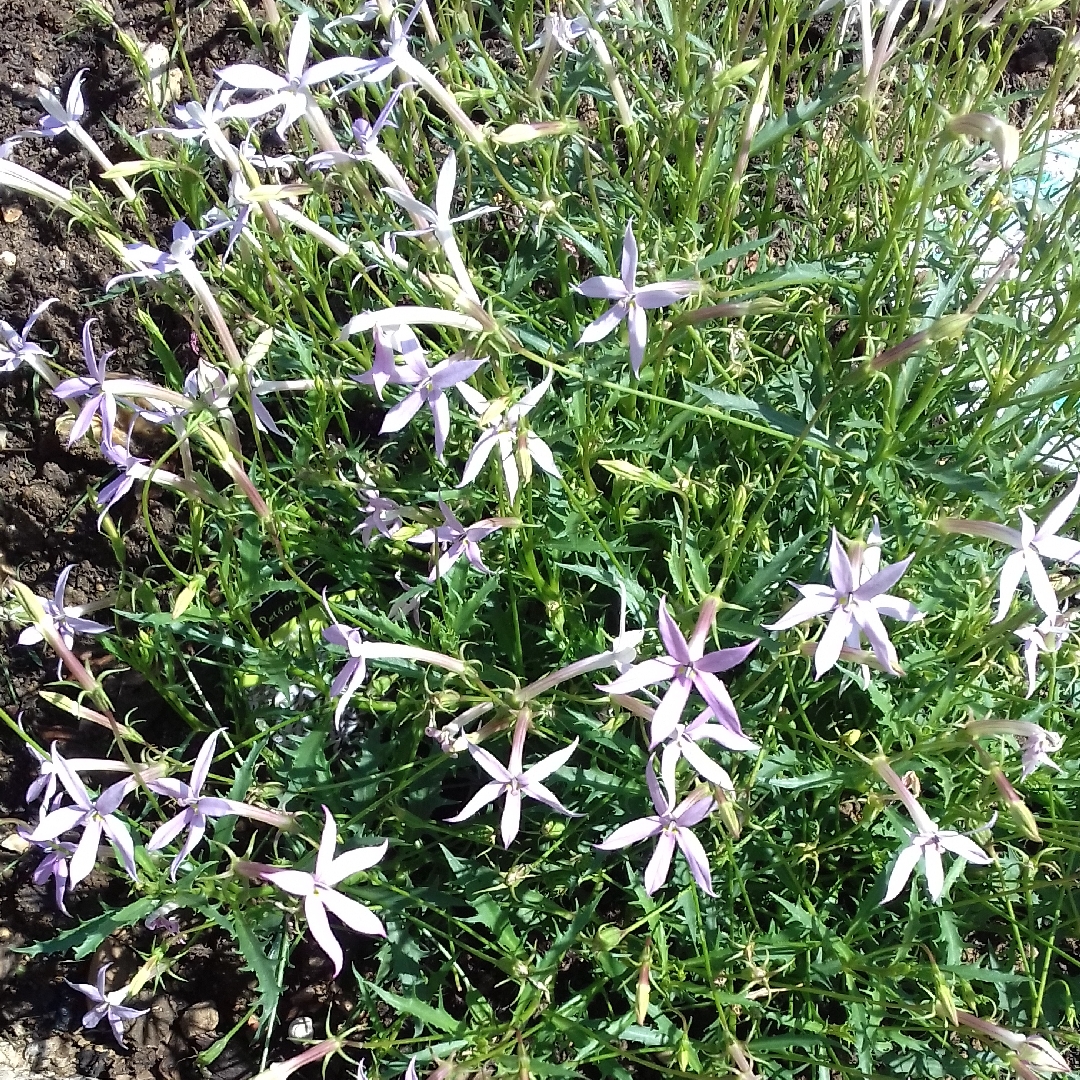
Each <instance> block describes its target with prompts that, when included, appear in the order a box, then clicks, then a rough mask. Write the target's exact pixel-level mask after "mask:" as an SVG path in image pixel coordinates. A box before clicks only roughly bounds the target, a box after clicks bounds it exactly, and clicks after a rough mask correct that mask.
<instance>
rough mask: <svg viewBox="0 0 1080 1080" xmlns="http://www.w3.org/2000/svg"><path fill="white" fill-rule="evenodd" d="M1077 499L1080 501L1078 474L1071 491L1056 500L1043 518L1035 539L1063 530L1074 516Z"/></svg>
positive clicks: (1079, 478) (1079, 477) (1079, 479)
mask: <svg viewBox="0 0 1080 1080" xmlns="http://www.w3.org/2000/svg"><path fill="white" fill-rule="evenodd" d="M1077 501H1080V476H1077V478H1076V483H1075V484H1073V486H1072V489H1071V490H1070V491H1069V493H1068V494H1067V495H1066V496H1065V497H1064V498H1063V499H1060V500H1059V501H1058V502H1056V503H1055V504H1054V505H1053V506H1052V507H1051V509H1050V511H1049V512H1048V513H1047V515H1046V517H1044V518H1043V520H1042V524H1041V525H1040V526H1039V527H1038V529H1037V530H1036V531H1035V539H1036V540H1040V539H1042V538H1043V537H1044V536H1053V535H1054V534H1055V533H1059V532H1061V530H1062V528H1063V527H1064V525H1065V523H1066V522H1067V521H1068V520H1069V518H1071V517H1072V514H1073V511H1074V510H1075V509H1076V504H1077Z"/></svg>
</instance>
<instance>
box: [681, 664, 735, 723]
mask: <svg viewBox="0 0 1080 1080" xmlns="http://www.w3.org/2000/svg"><path fill="white" fill-rule="evenodd" d="M690 678H691V679H692V680H693V683H694V685H695V686H696V687H697V690H698V693H699V694H700V695H701V696H702V697H703V698H704V699H705V702H706V704H707V705H708V706H709V709H710V710H711V711H712V714H713V716H715V717H716V719H717V720H719V721H720V723H722V724H727V725H728V726H729V727H730V728H732V729H733V730H735V729H737V728H738V727H739V714H738V713H737V712H736V711H735V702H733V701H732V700H731V695H730V694H729V693H728V689H727V687H726V686H725V685H724V683H723V682H722V680H720V679H718V678H717V677H716V676H715V675H713V674H712V673H711V672H708V671H695V672H694V673H693V674H692V675H691V676H690Z"/></svg>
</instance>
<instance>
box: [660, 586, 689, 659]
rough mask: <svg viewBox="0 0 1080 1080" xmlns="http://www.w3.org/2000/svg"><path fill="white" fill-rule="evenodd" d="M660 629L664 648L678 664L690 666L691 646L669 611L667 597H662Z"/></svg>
mask: <svg viewBox="0 0 1080 1080" xmlns="http://www.w3.org/2000/svg"><path fill="white" fill-rule="evenodd" d="M658 625H659V627H660V639H661V640H662V641H663V643H664V648H665V649H667V651H668V656H670V657H671V659H672V660H674V661H675V662H676V663H677V664H689V663H690V661H691V656H690V646H689V644H688V643H687V641H686V638H684V637H683V635H682V631H681V630H680V629H679V624H678V623H677V622H676V621H675V620H674V619H673V618H672V617H671V613H670V612H669V611H668V609H667V597H664V596H662V597H660V614H659V617H658Z"/></svg>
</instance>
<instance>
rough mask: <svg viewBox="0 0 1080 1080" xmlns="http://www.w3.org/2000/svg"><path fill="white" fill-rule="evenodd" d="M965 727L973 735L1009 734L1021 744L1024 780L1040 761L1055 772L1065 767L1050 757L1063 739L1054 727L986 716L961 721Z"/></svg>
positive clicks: (977, 736) (1058, 748)
mask: <svg viewBox="0 0 1080 1080" xmlns="http://www.w3.org/2000/svg"><path fill="white" fill-rule="evenodd" d="M964 730H965V731H967V732H969V733H970V734H972V735H974V736H975V737H976V738H979V737H981V736H985V735H1012V736H1013V737H1014V738H1015V739H1016V741H1017V742H1018V743H1019V744H1020V750H1021V755H1022V756H1021V762H1022V764H1023V772H1021V774H1020V779H1021V780H1026V779H1027V778H1028V777H1029V776H1030V775H1031V774H1032V773H1033V772H1034V771H1035V770H1036V769H1037V768H1038V767H1039V766H1040V765H1045V766H1046V767H1047V768H1048V769H1054V770H1055V771H1057V772H1063V771H1064V770H1063V769H1062V768H1061V766H1060V765H1059V764H1058V763H1057V762H1056V761H1054V760H1053V759H1052V758H1051V757H1050V755H1051V754H1056V753H1057V752H1058V750H1060V749H1061V747H1062V746H1063V745H1064V740H1063V739H1062V737H1061V736H1060V735H1059V734H1058V733H1057V732H1056V731H1047V730H1046V728H1044V727H1042V726H1040V725H1039V724H1033V723H1032V722H1031V721H1030V720H999V719H997V718H996V717H988V718H987V719H985V720H970V721H969V722H968V723H966V724H965V725H964Z"/></svg>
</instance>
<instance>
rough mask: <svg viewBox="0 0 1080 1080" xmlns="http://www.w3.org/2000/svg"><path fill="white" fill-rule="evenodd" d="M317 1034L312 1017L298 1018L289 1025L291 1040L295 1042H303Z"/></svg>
mask: <svg viewBox="0 0 1080 1080" xmlns="http://www.w3.org/2000/svg"><path fill="white" fill-rule="evenodd" d="M314 1033H315V1024H314V1022H313V1021H312V1019H311V1017H310V1016H298V1017H297V1018H296V1019H295V1020H293V1021H292V1023H290V1024H289V1038H290V1039H292V1040H293V1042H303V1041H304V1040H305V1039H310V1038H311V1036H312V1035H313V1034H314Z"/></svg>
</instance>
